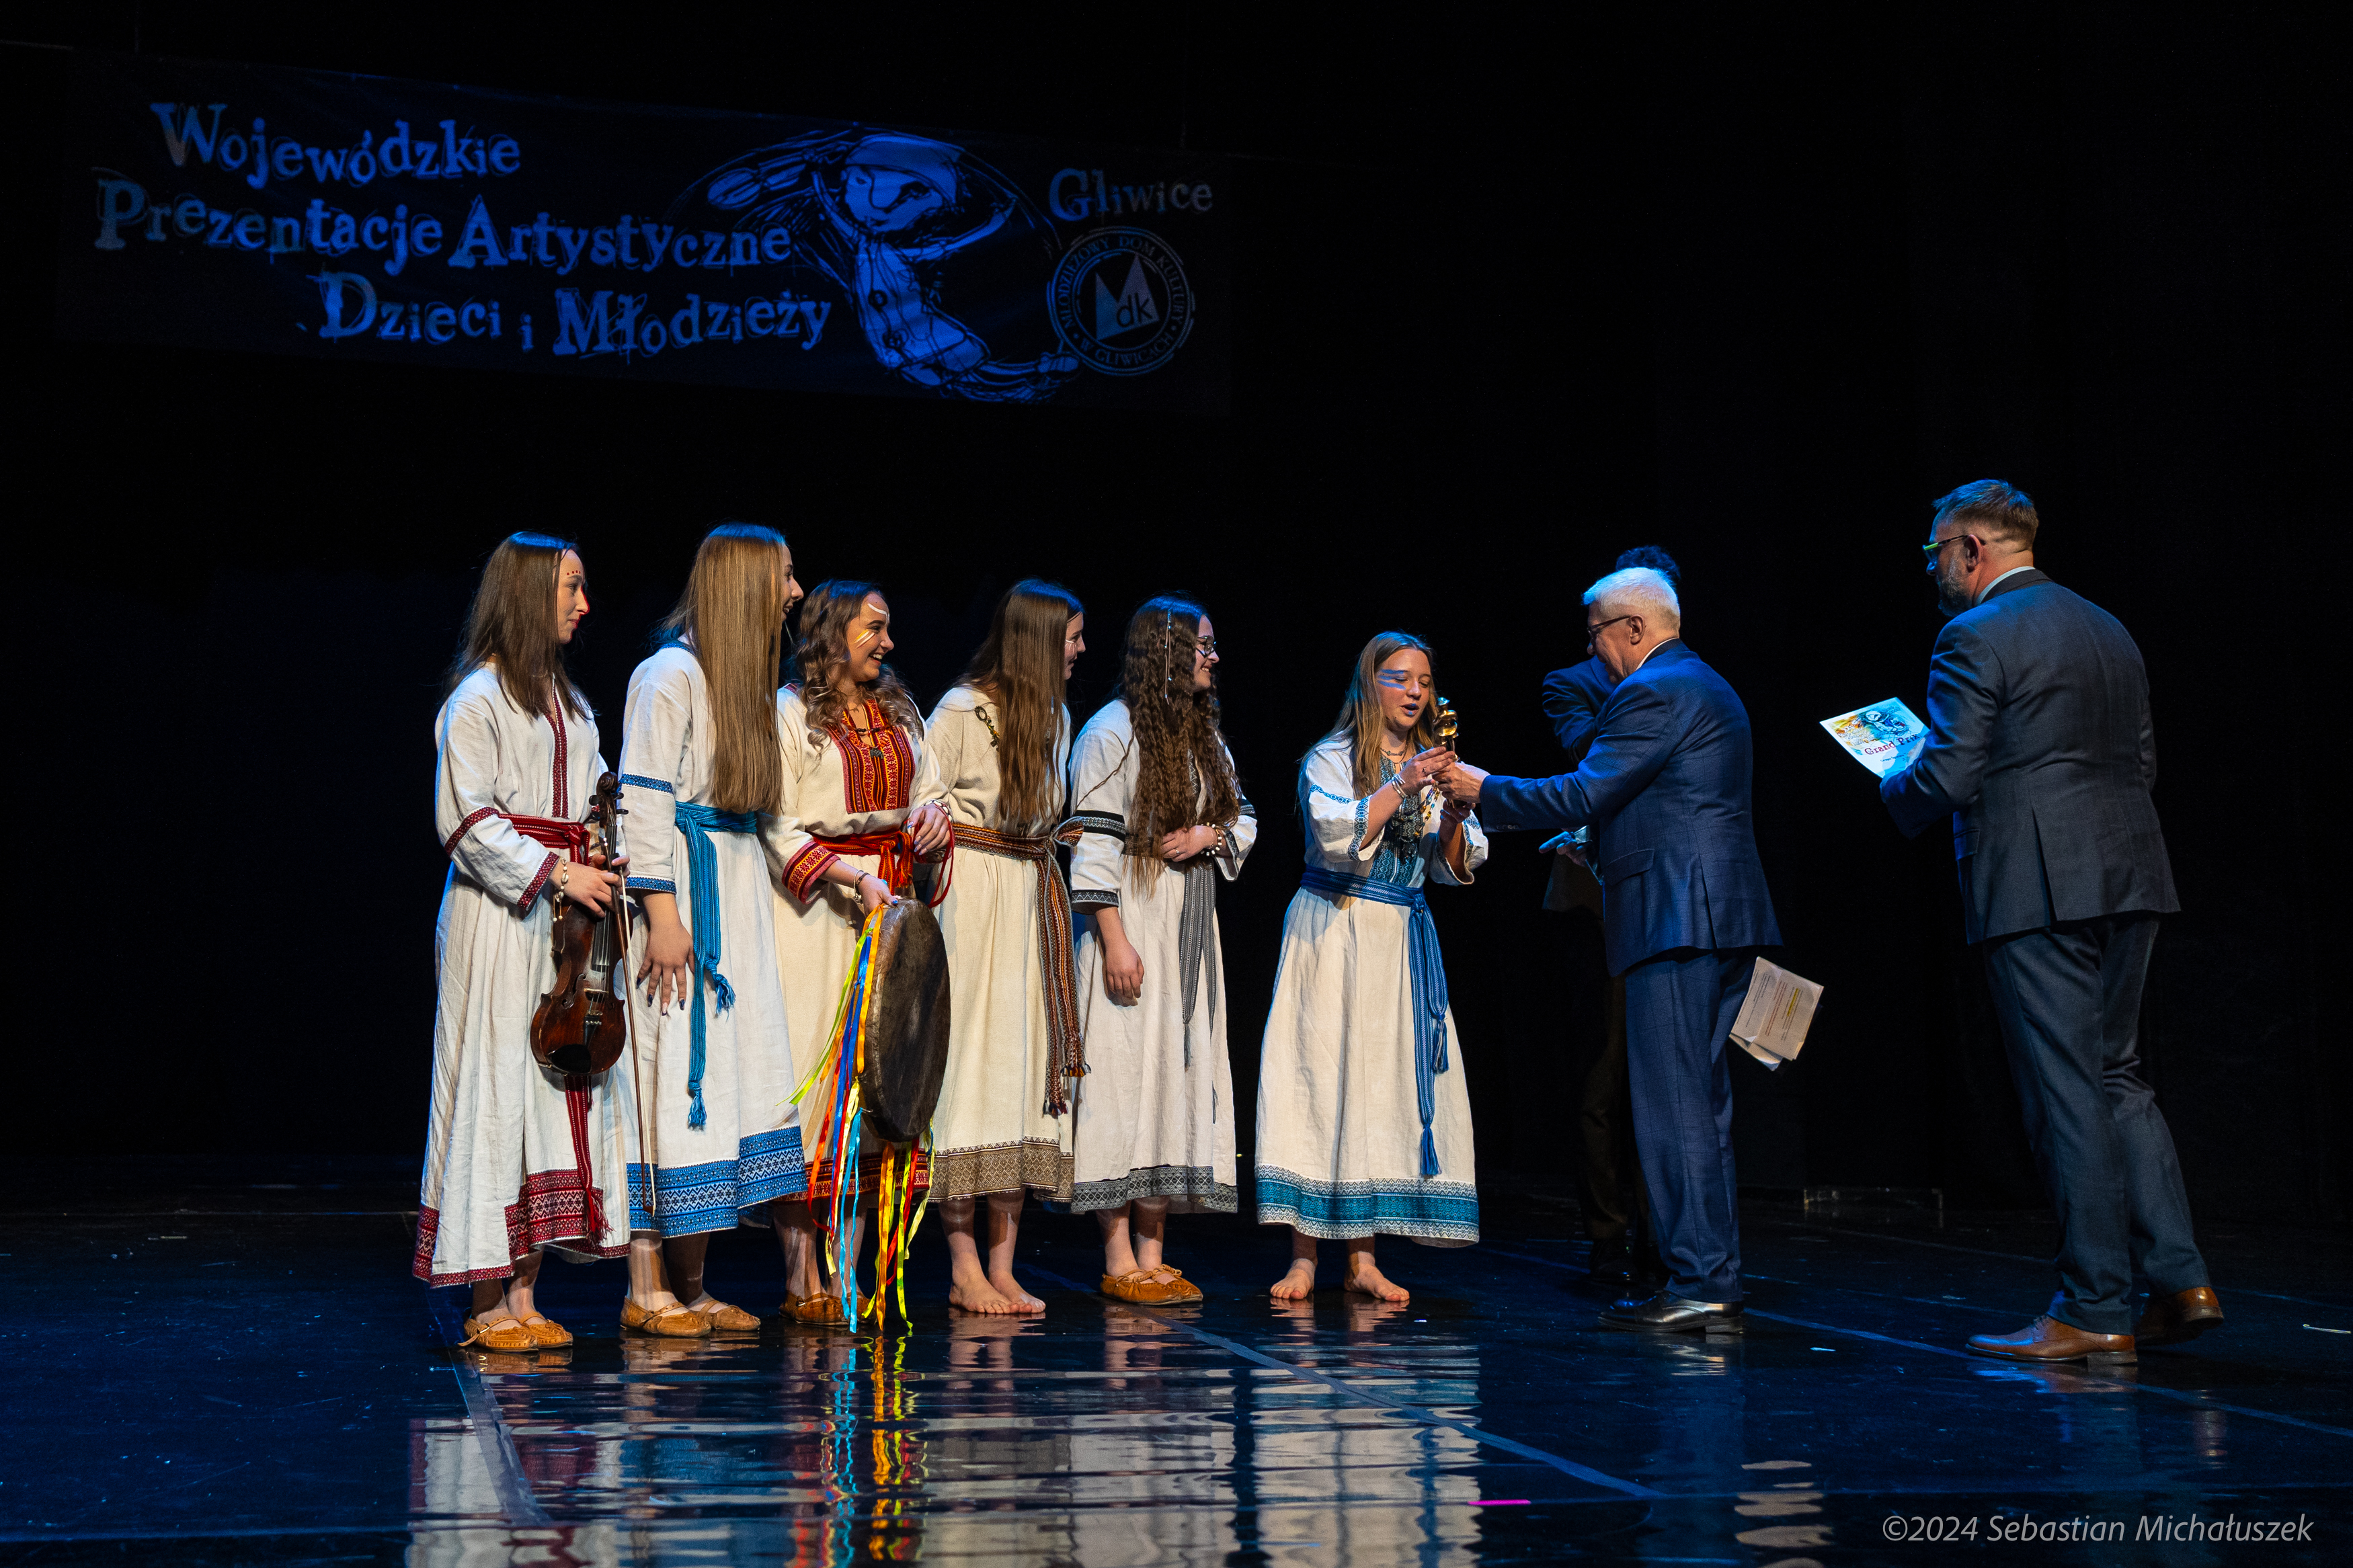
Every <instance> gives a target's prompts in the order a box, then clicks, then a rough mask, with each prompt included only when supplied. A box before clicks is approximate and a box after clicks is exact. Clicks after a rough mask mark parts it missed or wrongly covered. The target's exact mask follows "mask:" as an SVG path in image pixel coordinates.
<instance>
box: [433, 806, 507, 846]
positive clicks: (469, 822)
mask: <svg viewBox="0 0 2353 1568" xmlns="http://www.w3.org/2000/svg"><path fill="white" fill-rule="evenodd" d="M498 814H499V808H498V807H497V806H495V805H484V806H477V807H476V808H475V809H474V812H473V814H472V815H471V816H468V817H467V818H466V820H465V821H463V822H461V823H459V824H458V831H457V832H455V833H452V834H451V835H449V841H448V843H447V844H444V845H443V846H441V853H442V854H444V855H455V854H456V853H457V852H458V840H459V839H460V838H463V837H466V830H467V829H468V828H470V827H471V826H474V824H476V823H478V822H480V821H481V820H482V818H484V817H486V816H497V815H498Z"/></svg>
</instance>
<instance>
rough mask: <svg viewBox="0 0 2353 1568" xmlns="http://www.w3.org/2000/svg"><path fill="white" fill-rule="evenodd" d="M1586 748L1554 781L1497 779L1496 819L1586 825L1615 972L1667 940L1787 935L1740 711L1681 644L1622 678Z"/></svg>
mask: <svg viewBox="0 0 2353 1568" xmlns="http://www.w3.org/2000/svg"><path fill="white" fill-rule="evenodd" d="M1595 730H1596V733H1595V735H1594V739H1593V748H1592V750H1590V751H1588V752H1586V754H1585V760H1584V761H1583V762H1581V763H1578V764H1577V771H1576V772H1575V773H1564V774H1562V775H1560V776H1559V777H1557V778H1549V779H1515V778H1506V777H1504V776H1503V775H1502V774H1495V775H1493V776H1491V777H1490V778H1489V779H1488V780H1487V783H1486V786H1485V787H1484V788H1483V789H1482V790H1481V792H1480V795H1479V813H1480V816H1481V817H1482V819H1484V820H1485V822H1486V824H1487V826H1489V827H1490V828H1491V829H1492V828H1496V827H1546V828H1561V827H1582V826H1585V825H1586V824H1588V823H1591V824H1592V825H1593V838H1594V857H1593V858H1594V864H1595V866H1596V868H1598V869H1599V872H1600V874H1601V895H1602V913H1601V922H1602V932H1603V940H1604V942H1605V943H1606V945H1607V949H1608V952H1609V973H1612V974H1622V973H1625V972H1626V971H1627V970H1628V969H1630V968H1631V967H1632V966H1633V965H1635V964H1637V963H1641V962H1642V961H1643V960H1644V959H1646V958H1654V957H1656V956H1658V955H1659V954H1660V953H1662V952H1669V951H1672V949H1675V948H1681V947H1691V948H1704V949H1722V948H1735V947H1771V946H1776V945H1778V943H1779V942H1780V941H1781V928H1780V927H1779V926H1778V924H1777V923H1776V922H1775V921H1774V919H1773V898H1772V895H1771V894H1770V893H1768V892H1767V890H1766V888H1765V867H1764V863H1763V862H1762V861H1760V860H1759V859H1757V835H1756V831H1755V827H1754V825H1753V822H1752V819H1751V813H1750V810H1749V801H1748V794H1749V775H1750V772H1751V766H1752V764H1751V756H1750V744H1749V734H1748V710H1747V709H1746V708H1744V707H1742V706H1741V703H1740V699H1739V697H1738V696H1737V695H1736V694H1735V692H1734V691H1733V689H1732V688H1731V687H1729V686H1727V685H1725V680H1724V677H1722V676H1720V675H1718V674H1716V673H1715V670H1713V669H1710V668H1708V667H1707V666H1706V665H1705V664H1704V663H1702V662H1701V660H1700V657H1699V655H1697V654H1695V653H1694V652H1692V650H1691V648H1690V647H1689V645H1687V644H1685V643H1683V642H1682V641H1680V640H1678V641H1675V642H1671V643H1668V644H1666V645H1664V646H1663V647H1661V648H1660V649H1659V651H1658V652H1656V653H1654V654H1652V655H1651V657H1650V658H1649V659H1648V660H1647V661H1645V662H1644V664H1643V666H1642V668H1640V669H1638V670H1636V671H1635V672H1634V673H1633V674H1631V675H1630V676H1628V677H1627V678H1626V679H1624V680H1621V681H1620V682H1619V683H1618V686H1617V689H1615V690H1613V691H1611V692H1610V694H1609V701H1607V702H1606V703H1604V704H1603V705H1602V708H1601V711H1600V714H1599V716H1598V718H1597V719H1596V721H1595Z"/></svg>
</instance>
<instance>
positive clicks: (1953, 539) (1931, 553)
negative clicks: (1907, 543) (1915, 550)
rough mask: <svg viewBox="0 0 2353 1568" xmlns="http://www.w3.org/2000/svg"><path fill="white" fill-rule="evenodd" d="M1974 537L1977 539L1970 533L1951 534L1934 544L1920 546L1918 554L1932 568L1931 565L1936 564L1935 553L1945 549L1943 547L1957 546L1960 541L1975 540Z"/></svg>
mask: <svg viewBox="0 0 2353 1568" xmlns="http://www.w3.org/2000/svg"><path fill="white" fill-rule="evenodd" d="M1976 537H1977V536H1976V535H1975V534H1972V533H1956V534H1951V535H1948V536H1947V537H1946V538H1943V539H1940V540H1938V541H1936V543H1934V544H1924V545H1922V546H1921V547H1920V554H1921V556H1922V558H1923V559H1925V560H1926V562H1927V563H1929V564H1930V565H1932V566H1933V565H1935V564H1936V552H1938V551H1940V550H1942V549H1944V548H1945V546H1947V544H1958V543H1959V542H1961V541H1962V540H1964V539H1974V538H1976Z"/></svg>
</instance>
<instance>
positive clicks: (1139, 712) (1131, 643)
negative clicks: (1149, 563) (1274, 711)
mask: <svg viewBox="0 0 2353 1568" xmlns="http://www.w3.org/2000/svg"><path fill="white" fill-rule="evenodd" d="M1207 614H1208V612H1206V611H1204V610H1203V609H1202V608H1201V606H1200V605H1198V604H1197V603H1195V602H1194V601H1193V600H1192V599H1189V598H1187V597H1185V596H1184V595H1177V594H1163V595H1160V596H1158V597H1157V598H1153V599H1146V600H1145V602H1144V604H1143V605H1141V606H1140V607H1138V609H1137V610H1136V612H1135V615H1134V617H1133V618H1132V619H1130V620H1129V621H1128V623H1127V648H1126V652H1125V656H1124V659H1123V661H1122V663H1121V667H1120V680H1119V695H1120V699H1121V700H1122V701H1124V702H1125V703H1126V704H1127V717H1128V723H1129V725H1130V726H1131V727H1132V728H1133V729H1134V732H1135V745H1136V751H1137V752H1138V753H1139V755H1138V758H1137V763H1136V770H1135V795H1134V799H1133V800H1132V801H1131V802H1130V803H1129V805H1128V808H1127V852H1128V853H1129V854H1130V855H1133V856H1135V857H1136V858H1138V859H1140V860H1141V861H1142V862H1143V864H1142V865H1141V866H1139V867H1138V868H1137V871H1138V872H1139V874H1141V875H1142V876H1143V877H1145V879H1150V878H1151V877H1153V876H1155V875H1157V873H1158V868H1159V867H1160V864H1161V859H1160V840H1161V837H1162V836H1164V835H1166V834H1170V833H1174V832H1176V830H1177V829H1178V828H1180V827H1191V826H1196V825H1197V824H1199V823H1205V822H1206V823H1224V822H1231V821H1232V820H1233V819H1234V818H1235V816H1237V815H1239V814H1240V810H1241V802H1240V790H1239V789H1238V788H1237V787H1236V785H1235V783H1234V769H1233V763H1231V761H1229V759H1228V757H1227V755H1226V743H1225V737H1224V736H1223V735H1222V734H1220V733H1219V730H1218V688H1217V678H1216V675H1215V674H1214V673H1212V675H1211V676H1210V683H1209V689H1208V690H1206V691H1196V690H1194V689H1193V653H1194V649H1195V648H1196V647H1198V646H1199V642H1200V636H1199V627H1200V624H1201V622H1202V620H1203V619H1204V618H1205V616H1207ZM1211 668H1212V670H1213V671H1214V669H1215V667H1214V666H1212V667H1211ZM1179 680H1182V681H1183V682H1184V683H1185V684H1184V686H1183V687H1182V688H1181V689H1180V688H1179V687H1178V686H1177V684H1176V682H1177V681H1179ZM1204 793H1206V794H1207V795H1208V798H1207V799H1206V800H1204V799H1203V798H1202V795H1204Z"/></svg>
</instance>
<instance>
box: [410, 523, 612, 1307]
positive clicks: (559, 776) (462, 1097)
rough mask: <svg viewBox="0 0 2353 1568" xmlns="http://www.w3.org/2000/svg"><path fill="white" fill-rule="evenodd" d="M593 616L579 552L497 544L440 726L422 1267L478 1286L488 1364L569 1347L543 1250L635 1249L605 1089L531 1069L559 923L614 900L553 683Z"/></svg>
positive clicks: (583, 773)
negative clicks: (569, 911)
mask: <svg viewBox="0 0 2353 1568" xmlns="http://www.w3.org/2000/svg"><path fill="white" fill-rule="evenodd" d="M587 613H588V592H587V570H586V567H585V566H583V565H582V564H581V561H580V554H579V552H578V551H577V550H575V548H574V547H573V546H572V545H571V544H569V543H567V542H565V541H563V540H560V539H551V538H548V537H546V536H545V535H543V534H536V533H518V534H514V535H512V536H511V537H510V538H508V539H507V540H506V541H504V542H502V543H501V544H500V545H499V547H498V549H497V550H495V551H493V552H491V559H490V563H489V564H488V565H487V566H486V567H485V568H484V569H483V573H482V583H481V586H480V589H479V590H478V591H477V592H476V594H475V595H474V605H473V608H472V610H471V611H470V612H469V614H468V616H467V617H466V636H465V641H464V643H463V644H462V645H461V647H460V648H459V655H458V658H457V662H456V663H455V664H454V665H453V666H452V667H451V669H450V672H449V690H448V699H447V700H445V701H444V702H443V703H442V705H441V711H440V714H439V716H438V718H436V720H435V721H434V729H435V732H436V734H437V737H438V745H439V761H438V766H437V769H436V773H435V778H434V799H433V810H434V819H435V820H434V830H435V833H436V834H437V836H438V837H439V838H440V840H441V844H442V847H443V848H444V850H445V851H446V852H447V853H448V856H449V876H448V881H447V882H446V883H445V884H444V885H443V887H442V892H441V918H440V921H438V925H437V926H436V928H435V931H434V960H435V967H436V969H437V971H438V982H439V991H440V996H439V1005H438V1011H437V1013H436V1016H435V1019H434V1029H433V1103H432V1109H431V1113H430V1116H429V1118H428V1120H427V1126H426V1152H425V1175H424V1182H423V1185H422V1190H421V1193H420V1195H419V1197H418V1200H417V1201H418V1208H419V1211H420V1212H419V1213H418V1215H417V1257H416V1263H415V1266H414V1267H415V1272H416V1274H417V1278H418V1279H423V1280H425V1281H426V1282H427V1284H428V1285H436V1286H441V1285H467V1284H470V1285H471V1286H473V1288H474V1291H473V1302H472V1310H471V1311H470V1313H469V1314H468V1316H467V1320H466V1335H467V1342H468V1343H469V1344H476V1345H480V1346H482V1347H483V1348H485V1349H488V1350H499V1351H523V1350H533V1349H538V1348H543V1347H554V1346H560V1345H568V1344H570V1343H571V1342H572V1336H571V1334H569V1333H567V1332H566V1331H565V1330H564V1329H563V1328H562V1327H561V1326H559V1325H558V1324H556V1323H554V1322H551V1321H549V1320H548V1319H547V1317H546V1316H545V1315H544V1314H543V1313H542V1312H540V1310H538V1308H537V1307H536V1305H534V1303H533V1286H534V1284H535V1283H536V1282H537V1280H538V1279H539V1265H540V1257H541V1249H542V1248H543V1247H556V1248H557V1249H558V1250H559V1251H563V1252H567V1253H570V1254H572V1255H574V1256H575V1257H580V1258H617V1257H619V1256H620V1255H621V1254H622V1253H623V1252H624V1251H626V1250H627V1249H628V1242H627V1239H626V1237H627V1231H626V1228H625V1227H626V1226H627V1223H628V1220H627V1215H628V1189H627V1186H626V1182H627V1162H628V1151H627V1146H626V1144H625V1143H624V1142H623V1132H622V1129H623V1125H624V1123H623V1121H622V1120H621V1118H620V1116H619V1115H618V1114H617V1112H618V1110H619V1108H618V1107H617V1105H616V1103H615V1099H614V1096H613V1094H612V1092H611V1087H610V1080H611V1079H612V1078H613V1077H614V1076H615V1075H613V1074H611V1073H600V1074H596V1075H586V1074H583V1075H580V1076H579V1077H577V1078H567V1077H566V1075H565V1074H563V1073H559V1072H555V1071H554V1070H552V1069H549V1068H543V1067H541V1066H540V1065H539V1064H538V1062H536V1061H535V1060H533V1058H532V1054H531V1020H532V1015H533V1012H535V1011H536V1010H537V1008H538V1006H539V1002H540V998H541V997H543V996H544V995H545V994H547V993H548V992H549V991H551V990H553V989H554V985H555V959H554V952H553V942H552V939H553V931H554V907H555V906H556V904H557V903H558V902H559V900H560V899H562V898H570V899H575V900H579V901H580V902H581V903H583V904H586V906H587V907H588V908H590V909H592V910H597V911H599V912H600V913H601V912H603V911H605V910H608V909H610V908H611V906H612V904H613V901H614V900H615V899H616V898H617V896H618V895H617V891H616V889H617V884H618V882H619V880H620V879H619V878H618V877H617V876H616V875H614V874H613V873H612V872H610V871H607V870H605V869H603V868H602V867H603V864H604V862H603V860H602V859H601V858H597V859H596V860H595V861H593V862H591V861H588V860H587V859H586V854H587V851H586V833H585V831H584V830H583V829H582V828H581V826H580V824H581V823H582V821H583V820H584V819H585V817H586V815H587V808H588V804H589V799H590V795H591V794H592V792H593V791H594V789H595V787H596V779H597V776H598V775H599V774H601V773H603V772H604V771H605V760H604V758H603V757H602V756H600V755H599V754H598V752H597V744H596V718H595V716H594V715H593V714H591V713H590V712H589V711H588V704H587V701H586V700H585V699H584V698H583V697H582V696H581V695H580V692H579V689H577V688H576V687H575V686H574V685H573V684H572V680H571V677H570V676H569V675H568V674H567V673H566V672H565V666H564V655H565V646H566V645H567V644H569V643H570V642H571V641H572V636H573V633H574V631H575V629H576V628H577V627H578V626H579V625H580V621H581V617H583V616H586V615H587ZM615 864H616V865H618V864H619V862H618V861H615Z"/></svg>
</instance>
